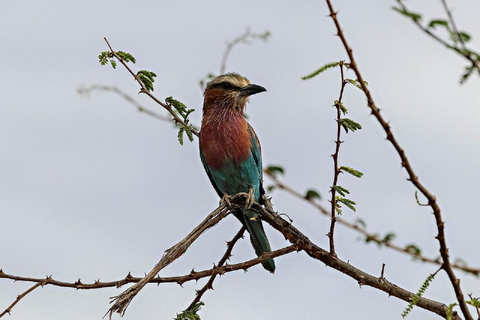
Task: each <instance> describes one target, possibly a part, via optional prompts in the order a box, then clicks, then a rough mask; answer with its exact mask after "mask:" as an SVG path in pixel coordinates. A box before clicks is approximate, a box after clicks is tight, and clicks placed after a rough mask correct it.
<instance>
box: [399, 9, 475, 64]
mask: <svg viewBox="0 0 480 320" xmlns="http://www.w3.org/2000/svg"><path fill="white" fill-rule="evenodd" d="M397 3H398V5H399V6H400V8H401V9H402V10H404V11H407V12H408V9H407V7H406V6H405V4H404V3H403V0H397ZM442 3H444V7H445V9H446V11H447V14H448V15H449V19H450V21H451V22H452V28H454V32H456V35H457V37H458V38H459V41H460V43H461V45H462V49H463V50H455V47H454V46H452V45H451V44H450V43H448V42H447V41H445V40H444V39H442V38H441V37H439V36H437V35H436V34H435V33H433V32H432V31H431V30H430V29H429V28H427V27H424V26H423V25H422V24H421V23H420V21H418V20H415V19H412V21H413V23H414V24H415V25H416V26H417V27H418V28H419V29H420V30H422V31H423V32H425V33H426V34H427V35H428V36H430V37H431V38H432V39H434V40H435V41H437V42H438V43H440V44H442V45H444V46H445V47H447V48H448V49H454V50H453V51H455V52H456V53H458V54H460V55H461V56H463V57H464V58H465V59H467V60H468V61H469V62H470V63H471V64H472V67H473V68H475V69H477V71H478V72H480V62H479V61H478V60H476V59H474V58H473V57H472V56H471V54H470V53H469V52H468V51H469V50H467V49H466V47H465V43H464V41H463V39H461V37H460V35H459V34H458V30H457V29H456V26H455V24H454V23H453V17H452V16H451V12H450V10H449V9H448V7H447V6H446V3H445V1H444V0H442Z"/></svg>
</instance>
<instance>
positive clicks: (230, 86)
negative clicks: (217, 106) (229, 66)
mask: <svg viewBox="0 0 480 320" xmlns="http://www.w3.org/2000/svg"><path fill="white" fill-rule="evenodd" d="M232 88H233V86H232V84H231V83H230V82H224V83H222V89H224V90H230V89H232Z"/></svg>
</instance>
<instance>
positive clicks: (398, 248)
mask: <svg viewBox="0 0 480 320" xmlns="http://www.w3.org/2000/svg"><path fill="white" fill-rule="evenodd" d="M263 172H264V173H265V174H266V175H267V176H268V177H269V178H270V179H271V180H272V181H273V183H274V184H275V186H276V187H277V188H279V189H281V190H284V191H285V192H287V193H289V194H291V195H293V196H294V197H296V198H298V199H301V200H303V201H306V202H308V203H309V204H310V205H311V206H313V207H315V208H316V209H317V210H318V211H320V213H322V214H323V215H325V216H328V217H330V216H331V212H330V211H329V210H327V209H326V208H325V207H324V206H322V205H321V204H320V203H318V202H316V201H315V200H314V199H310V198H306V197H305V195H303V194H301V193H300V192H298V191H296V190H294V189H293V188H291V187H290V186H288V185H286V184H285V183H284V182H282V181H280V180H279V179H278V178H277V177H276V176H275V175H273V174H272V173H271V172H270V171H268V170H267V169H265V170H264V171H263ZM337 222H338V223H339V224H341V225H343V226H345V227H347V228H349V229H352V230H355V231H357V232H358V233H360V234H362V235H363V236H365V239H370V240H372V241H373V242H375V243H378V244H381V245H383V246H385V247H387V248H390V249H392V250H395V251H398V252H401V253H405V254H407V255H409V256H411V257H412V258H414V259H417V260H420V261H422V262H427V263H432V264H436V265H440V266H441V265H442V264H443V262H441V261H440V260H438V259H434V258H429V257H425V256H423V255H421V254H418V253H414V252H412V251H410V250H408V248H405V247H401V246H399V245H396V244H393V243H392V242H390V241H388V242H385V241H382V240H381V239H379V238H378V235H377V234H374V233H371V232H368V230H367V229H366V228H364V227H362V226H360V224H359V223H355V222H349V221H347V220H345V219H343V218H340V217H337ZM452 267H453V268H455V269H459V270H462V271H464V272H466V273H470V274H473V275H474V276H477V277H478V276H479V275H480V268H471V267H468V266H466V265H462V264H459V263H453V264H452Z"/></svg>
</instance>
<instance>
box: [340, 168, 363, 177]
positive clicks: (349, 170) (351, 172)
mask: <svg viewBox="0 0 480 320" xmlns="http://www.w3.org/2000/svg"><path fill="white" fill-rule="evenodd" d="M340 170H342V171H343V172H347V173H350V174H351V175H352V176H355V177H357V178H361V177H362V176H363V172H360V171H358V170H355V169H353V168H350V167H345V166H341V167H340Z"/></svg>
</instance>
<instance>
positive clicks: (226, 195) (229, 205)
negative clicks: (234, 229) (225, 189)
mask: <svg viewBox="0 0 480 320" xmlns="http://www.w3.org/2000/svg"><path fill="white" fill-rule="evenodd" d="M230 199H232V197H231V196H230V195H228V194H226V193H225V194H224V195H223V197H222V199H221V200H220V203H226V204H227V206H228V207H229V208H231V207H232V203H231V202H230Z"/></svg>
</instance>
